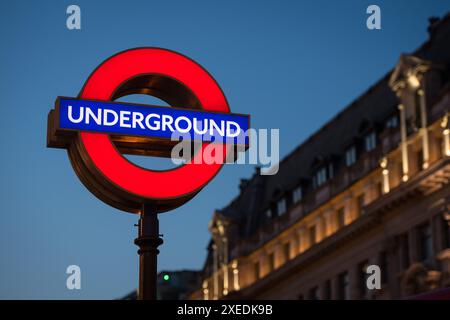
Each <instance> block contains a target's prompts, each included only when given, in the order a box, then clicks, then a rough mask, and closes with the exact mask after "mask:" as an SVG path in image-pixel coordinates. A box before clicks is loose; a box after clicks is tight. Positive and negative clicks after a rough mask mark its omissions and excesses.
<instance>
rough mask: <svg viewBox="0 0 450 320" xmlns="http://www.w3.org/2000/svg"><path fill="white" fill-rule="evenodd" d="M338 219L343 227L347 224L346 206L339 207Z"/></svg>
mask: <svg viewBox="0 0 450 320" xmlns="http://www.w3.org/2000/svg"><path fill="white" fill-rule="evenodd" d="M337 220H338V227H339V228H342V227H343V226H345V210H344V208H343V207H342V208H339V209H338V211H337Z"/></svg>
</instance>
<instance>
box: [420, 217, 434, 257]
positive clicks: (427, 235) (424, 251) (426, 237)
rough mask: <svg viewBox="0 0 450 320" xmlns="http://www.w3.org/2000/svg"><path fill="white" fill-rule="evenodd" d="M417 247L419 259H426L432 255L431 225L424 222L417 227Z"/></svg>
mask: <svg viewBox="0 0 450 320" xmlns="http://www.w3.org/2000/svg"><path fill="white" fill-rule="evenodd" d="M418 231H419V248H420V259H421V260H422V261H425V260H428V259H430V258H431V256H432V255H433V243H432V237H431V227H430V224H429V223H426V224H424V225H422V226H420V227H419V230H418Z"/></svg>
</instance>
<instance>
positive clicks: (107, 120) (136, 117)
mask: <svg viewBox="0 0 450 320" xmlns="http://www.w3.org/2000/svg"><path fill="white" fill-rule="evenodd" d="M56 110H57V113H58V114H59V116H58V120H59V125H58V128H59V129H61V130H64V129H66V130H80V131H91V132H104V133H109V134H123V135H128V136H145V137H150V138H161V139H163V138H167V139H170V138H171V137H174V138H177V137H179V136H183V137H185V138H191V139H192V140H198V141H208V142H212V141H217V142H223V143H234V144H236V145H246V146H248V136H247V130H248V129H249V117H248V116H246V115H235V114H230V113H217V112H204V111H197V110H187V109H181V108H177V109H174V108H169V107H166V108H164V107H156V106H148V105H138V104H129V103H113V102H104V101H93V100H79V99H76V98H64V97H60V98H58V100H57V103H56Z"/></svg>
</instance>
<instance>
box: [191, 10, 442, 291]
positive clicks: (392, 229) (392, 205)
mask: <svg viewBox="0 0 450 320" xmlns="http://www.w3.org/2000/svg"><path fill="white" fill-rule="evenodd" d="M428 31H429V34H430V35H429V39H428V41H427V42H425V43H424V44H423V45H422V46H421V47H420V48H418V49H417V50H416V51H415V52H413V53H412V54H409V55H401V56H400V58H399V61H398V63H397V65H396V66H395V67H394V69H393V70H392V71H391V72H389V73H388V74H386V76H385V77H383V78H382V79H381V80H379V81H378V82H377V83H375V84H374V85H373V86H372V87H371V88H369V89H368V90H367V91H366V92H365V93H364V94H362V95H361V96H360V97H359V98H358V99H356V100H355V101H354V102H353V103H352V104H350V105H349V106H348V107H347V108H345V109H344V110H343V111H341V112H340V113H339V114H337V115H336V116H335V117H334V118H333V119H332V120H330V121H329V122H328V123H326V124H325V125H324V126H323V127H322V128H321V129H320V130H318V131H317V132H316V133H315V134H313V135H312V136H311V137H309V138H308V139H307V140H306V141H305V142H303V143H302V144H301V145H300V146H299V147H297V148H296V149H295V150H294V151H293V152H292V153H290V154H289V155H288V156H287V157H286V158H284V159H283V160H282V161H281V163H280V167H279V172H278V173H277V174H276V175H273V176H261V175H260V174H259V172H258V169H257V170H256V172H255V173H254V175H253V176H252V177H251V178H250V179H245V180H242V181H241V184H240V193H239V195H238V196H237V197H236V198H235V199H234V200H233V201H232V202H231V203H230V204H229V205H228V206H226V207H225V208H223V209H221V210H217V211H216V212H214V214H213V217H212V219H211V221H210V224H209V229H210V232H211V241H210V244H209V246H208V251H207V257H206V260H205V264H204V268H203V271H202V283H201V286H199V287H198V288H197V289H196V290H194V291H193V292H191V294H190V295H189V298H191V299H398V298H405V297H411V296H414V295H417V294H420V293H423V292H428V291H431V290H434V289H438V288H444V287H449V286H450V185H449V181H450V136H449V135H450V123H449V120H450V119H449V111H450V15H449V14H447V15H446V16H445V17H443V18H442V19H436V18H432V19H430V26H429V30H428ZM368 265H378V266H379V267H380V269H381V283H382V286H381V289H379V290H369V289H368V288H367V286H366V277H367V273H366V267H367V266H368Z"/></svg>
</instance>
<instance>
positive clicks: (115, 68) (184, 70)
mask: <svg viewBox="0 0 450 320" xmlns="http://www.w3.org/2000/svg"><path fill="white" fill-rule="evenodd" d="M130 94H148V95H152V96H155V97H157V98H160V99H161V100H163V101H165V102H167V104H169V105H170V106H172V107H173V108H169V107H155V106H144V105H138V104H126V103H116V102H113V101H114V100H116V99H119V98H121V97H123V96H126V95H130ZM200 124H201V125H200ZM248 127H249V117H248V116H244V115H237V114H231V113H230V108H229V106H228V102H227V100H226V98H225V96H224V94H223V92H222V90H221V89H220V87H219V85H218V84H217V82H216V81H215V80H214V79H213V77H212V76H211V75H210V74H209V73H208V72H207V71H206V70H205V69H203V68H202V67H201V66H200V65H199V64H197V63H196V62H194V61H193V60H191V59H189V58H187V57H186V56H183V55H181V54H179V53H176V52H173V51H169V50H166V49H160V48H136V49H131V50H127V51H124V52H121V53H119V54H117V55H114V56H112V57H110V58H109V59H107V60H106V61H104V62H103V63H102V64H101V65H100V66H99V67H97V69H96V70H95V71H94V72H93V73H92V74H91V75H90V76H89V78H88V80H87V81H86V83H85V84H84V87H83V88H82V90H81V92H80V93H79V95H78V97H77V98H62V97H59V98H58V99H57V101H56V105H55V109H53V110H51V111H50V113H49V116H48V133H47V145H48V146H49V147H55V148H65V149H67V150H68V154H69V158H70V160H71V162H72V165H73V168H74V170H75V172H76V173H77V175H78V176H79V177H80V179H81V181H82V182H83V183H84V185H85V186H86V187H87V188H88V189H89V190H90V191H91V192H92V193H93V194H94V195H96V196H97V197H98V198H100V199H101V200H103V201H104V202H106V203H108V204H109V205H112V206H114V207H116V208H118V209H121V210H125V211H129V212H133V213H140V212H142V206H143V204H151V205H152V206H153V207H154V209H155V210H156V211H157V212H163V211H167V210H170V209H173V208H176V207H178V206H180V205H182V204H183V203H185V202H186V201H188V200H189V199H191V198H192V197H193V196H195V195H196V194H197V193H198V192H199V191H200V190H201V189H202V188H203V187H204V186H205V185H206V184H207V183H208V182H209V181H210V180H211V179H212V178H213V177H214V176H215V175H216V174H217V173H218V171H219V170H220V169H221V167H222V165H223V163H224V162H225V161H222V162H221V163H205V162H203V161H197V160H198V159H200V158H202V156H203V153H204V152H205V150H208V149H209V150H210V149H211V148H213V149H214V150H216V151H217V152H218V153H219V154H221V155H223V158H224V160H225V158H226V157H227V155H228V154H229V152H230V151H231V148H233V147H234V146H232V144H231V143H230V142H236V143H237V144H242V145H244V147H245V148H246V147H248V137H246V136H245V131H246V130H247V129H248ZM188 129H189V130H188ZM198 132H200V133H198ZM174 133H180V134H189V135H190V134H192V139H193V140H200V141H203V142H204V143H202V144H201V147H200V148H199V149H198V150H197V152H196V153H194V155H193V156H192V159H191V160H192V161H190V162H187V163H185V164H183V165H181V166H179V167H176V168H174V169H170V170H151V169H146V168H142V167H140V166H138V165H136V164H134V163H132V162H130V161H129V160H128V159H126V158H125V157H124V156H123V154H138V155H150V156H163V157H167V156H169V155H170V151H171V150H172V148H173V146H174V144H175V142H174V141H172V139H170V137H171V135H172V134H174Z"/></svg>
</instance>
